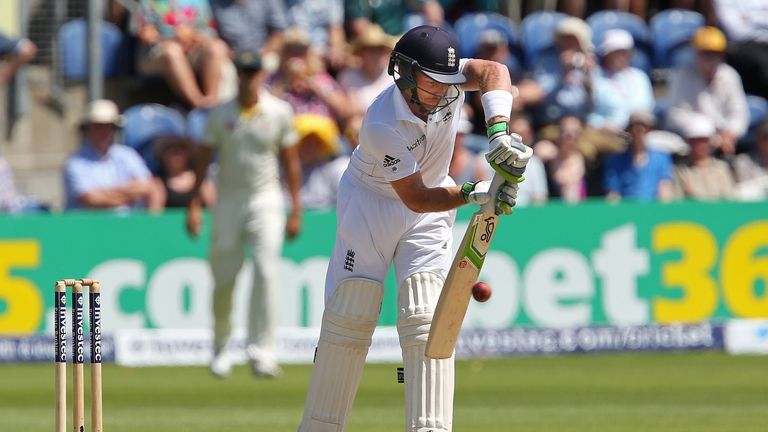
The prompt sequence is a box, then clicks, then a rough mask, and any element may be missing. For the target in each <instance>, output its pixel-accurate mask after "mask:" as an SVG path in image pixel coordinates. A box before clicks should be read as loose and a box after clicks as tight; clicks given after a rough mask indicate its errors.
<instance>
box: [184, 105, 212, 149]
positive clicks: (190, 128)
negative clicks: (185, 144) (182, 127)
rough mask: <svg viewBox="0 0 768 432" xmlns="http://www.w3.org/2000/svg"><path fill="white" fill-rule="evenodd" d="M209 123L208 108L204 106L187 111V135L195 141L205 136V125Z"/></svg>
mask: <svg viewBox="0 0 768 432" xmlns="http://www.w3.org/2000/svg"><path fill="white" fill-rule="evenodd" d="M207 124H208V110H207V109H203V108H197V109H193V110H192V111H190V112H188V113H187V137H189V138H191V139H192V140H194V141H201V140H202V139H203V137H204V136H205V127H206V125H207Z"/></svg>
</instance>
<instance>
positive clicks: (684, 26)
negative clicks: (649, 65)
mask: <svg viewBox="0 0 768 432" xmlns="http://www.w3.org/2000/svg"><path fill="white" fill-rule="evenodd" d="M703 25H704V16H703V15H701V14H700V13H698V12H694V11H689V10H684V9H667V10H664V11H661V12H659V13H657V14H656V15H654V16H653V18H651V22H650V28H651V37H652V38H653V52H654V58H653V59H654V66H655V67H656V68H669V67H674V66H678V65H681V64H684V63H685V62H687V61H689V60H690V59H691V58H692V53H693V51H692V49H691V48H690V47H689V46H688V42H689V41H690V40H691V37H692V36H693V34H694V33H695V32H696V30H697V29H698V28H699V27H701V26H703Z"/></svg>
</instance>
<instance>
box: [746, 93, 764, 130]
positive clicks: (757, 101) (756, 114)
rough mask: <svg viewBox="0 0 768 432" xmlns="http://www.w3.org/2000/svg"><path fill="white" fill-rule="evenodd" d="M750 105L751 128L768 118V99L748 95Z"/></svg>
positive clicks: (748, 104)
mask: <svg viewBox="0 0 768 432" xmlns="http://www.w3.org/2000/svg"><path fill="white" fill-rule="evenodd" d="M747 106H748V107H749V128H750V129H753V128H755V127H756V126H757V125H758V124H760V122H762V121H763V120H766V119H768V100H766V99H765V98H762V97H760V96H755V95H747Z"/></svg>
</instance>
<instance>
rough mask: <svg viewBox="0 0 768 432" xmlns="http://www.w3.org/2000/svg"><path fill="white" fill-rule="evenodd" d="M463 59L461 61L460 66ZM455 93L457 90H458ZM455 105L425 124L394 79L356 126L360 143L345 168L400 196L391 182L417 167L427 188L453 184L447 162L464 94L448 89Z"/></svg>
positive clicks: (387, 193)
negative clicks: (409, 105)
mask: <svg viewBox="0 0 768 432" xmlns="http://www.w3.org/2000/svg"><path fill="white" fill-rule="evenodd" d="M466 62H467V59H461V61H460V62H459V70H460V71H462V70H463V69H464V65H465V64H466ZM457 92H458V94H457ZM447 96H449V97H450V96H458V97H457V98H456V100H455V101H453V103H451V104H450V105H448V106H447V107H445V108H443V109H442V110H440V111H438V112H437V113H435V114H432V115H430V116H429V118H428V119H427V122H426V123H425V122H424V121H422V120H421V119H419V118H418V117H416V115H414V114H413V113H412V112H411V110H410V108H408V105H407V103H406V101H405V99H404V98H403V95H402V93H400V90H399V89H398V88H397V86H396V85H394V83H393V84H392V85H391V86H390V87H389V88H387V89H386V90H384V91H383V92H382V93H381V94H380V95H379V96H378V97H377V98H376V100H374V101H373V103H372V104H371V106H370V107H369V108H368V111H367V112H366V114H365V118H364V119H363V124H362V126H361V127H360V145H358V147H357V148H356V149H355V151H354V152H353V153H352V157H351V160H350V163H349V168H347V169H348V170H349V171H350V172H351V173H353V174H355V176H356V177H357V178H359V179H360V180H361V181H362V182H363V183H364V184H365V185H366V186H367V187H369V188H370V189H371V190H373V191H374V192H377V193H380V194H382V195H385V196H388V197H390V198H398V196H397V193H396V192H395V190H394V188H392V186H391V185H390V184H389V182H392V181H395V180H399V179H402V178H405V177H408V176H409V175H411V174H413V173H415V172H417V171H420V172H421V176H422V178H423V179H424V184H425V185H426V186H427V187H437V186H442V185H448V184H452V183H453V181H450V180H448V178H449V177H448V165H449V164H450V162H451V156H452V155H453V145H454V141H455V140H456V133H457V131H458V128H459V118H460V117H461V116H460V115H459V114H460V112H459V110H460V109H461V106H462V104H463V103H464V92H463V91H461V90H458V89H457V88H456V87H450V88H449V90H448V95H447Z"/></svg>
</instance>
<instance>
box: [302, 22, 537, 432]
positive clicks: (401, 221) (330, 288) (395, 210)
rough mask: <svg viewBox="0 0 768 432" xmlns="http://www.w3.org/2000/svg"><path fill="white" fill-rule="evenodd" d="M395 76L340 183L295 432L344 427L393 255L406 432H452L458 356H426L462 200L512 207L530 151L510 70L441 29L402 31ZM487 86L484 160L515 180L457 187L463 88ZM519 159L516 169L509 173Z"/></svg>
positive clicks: (501, 209) (332, 431) (392, 69)
mask: <svg viewBox="0 0 768 432" xmlns="http://www.w3.org/2000/svg"><path fill="white" fill-rule="evenodd" d="M389 74H390V75H391V76H393V77H394V84H395V85H392V86H390V87H389V88H387V89H386V90H384V91H383V92H382V93H381V94H379V96H378V97H377V98H376V100H375V101H374V102H373V103H372V104H371V106H370V107H369V108H368V111H367V113H366V115H365V118H364V120H363V123H362V126H361V129H360V145H359V146H358V147H357V148H356V149H355V151H354V153H353V154H352V157H351V160H350V163H349V166H348V167H347V170H346V172H345V173H344V175H343V177H342V179H341V182H340V185H339V194H338V204H337V222H338V227H337V232H336V244H335V246H334V251H333V255H332V257H331V259H330V262H329V264H328V272H327V275H326V284H325V290H326V292H325V300H326V306H325V312H324V314H323V319H322V326H321V332H320V340H319V342H318V346H317V351H316V357H315V365H314V370H313V373H312V379H311V382H310V385H309V390H308V391H307V399H306V405H305V408H304V417H303V419H302V421H301V425H300V426H299V429H298V430H299V432H343V431H345V430H346V424H347V418H348V415H349V411H350V409H351V407H352V403H353V401H354V398H355V394H356V393H357V388H358V385H359V383H360V378H361V375H362V370H363V365H364V363H365V358H366V355H367V354H368V348H369V347H370V344H371V337H372V335H373V331H374V328H375V327H376V323H377V321H378V319H379V313H380V311H381V303H382V298H383V297H384V285H383V282H384V279H385V277H386V275H387V272H388V270H389V266H390V264H391V263H394V267H395V275H396V279H397V283H398V287H399V290H398V295H397V302H398V305H397V307H398V314H397V330H398V334H399V337H400V347H401V349H402V355H403V363H404V370H405V430H406V432H450V431H451V429H452V418H453V386H454V374H453V368H454V365H453V363H454V359H453V357H451V358H449V359H445V360H432V359H429V358H427V357H425V355H424V349H425V346H426V342H427V336H428V335H429V330H430V323H431V321H432V315H433V312H434V310H435V305H436V303H437V300H438V297H439V296H440V290H441V288H442V285H443V282H444V280H445V277H446V275H447V273H448V270H449V267H450V265H451V261H452V256H451V251H452V249H451V232H452V226H453V222H454V219H455V216H456V210H455V209H456V208H457V207H460V206H462V205H464V204H467V203H472V204H478V205H482V204H485V203H486V202H488V201H489V200H494V201H495V204H496V209H497V210H496V211H497V213H499V214H501V213H504V214H510V213H511V212H512V207H514V205H515V197H516V196H517V182H516V181H517V180H518V177H513V176H512V175H511V172H517V174H519V170H520V168H524V167H525V164H526V163H527V161H528V159H529V158H530V157H531V155H532V150H531V149H530V148H529V147H527V146H525V145H524V144H523V143H522V142H521V140H520V138H519V136H518V135H510V134H509V133H508V126H507V123H508V121H509V116H510V114H511V111H512V100H513V87H512V83H511V81H510V78H509V72H508V71H507V68H506V67H505V66H504V65H502V64H500V63H496V62H493V61H486V60H476V59H463V58H460V55H459V48H458V45H457V43H456V41H455V40H454V38H453V37H452V36H451V35H450V34H449V33H447V32H446V31H445V30H443V29H440V28H437V27H432V26H420V27H416V28H414V29H412V30H410V31H408V32H407V33H405V34H404V35H403V36H402V37H401V38H400V40H399V41H398V42H397V44H396V45H395V48H394V50H393V52H392V55H391V57H390V62H389ZM470 90H479V91H480V92H482V105H483V109H484V114H485V119H486V121H487V124H488V136H489V152H488V153H487V154H486V159H487V160H488V162H489V163H491V164H492V165H493V166H494V168H495V169H496V170H497V171H498V172H499V173H500V174H502V175H503V176H504V178H506V179H508V181H507V182H505V183H504V184H503V185H502V187H501V188H500V189H499V192H498V194H495V195H494V196H491V192H489V189H490V181H480V182H468V183H465V184H463V185H461V186H457V185H456V184H455V182H454V181H453V179H451V177H449V176H448V165H449V163H450V160H451V154H452V153H453V145H454V141H455V138H456V132H457V129H458V125H459V117H460V115H459V112H460V110H461V106H462V104H463V102H464V92H465V91H470ZM513 167H516V168H517V171H514V169H513Z"/></svg>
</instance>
